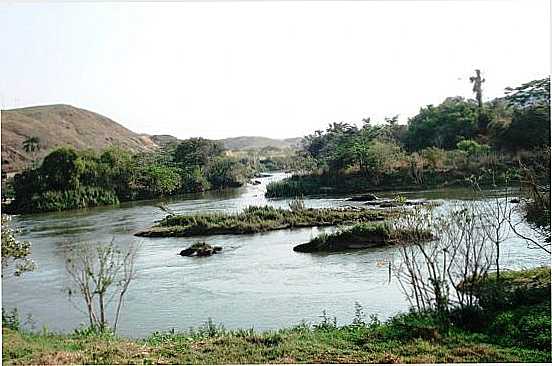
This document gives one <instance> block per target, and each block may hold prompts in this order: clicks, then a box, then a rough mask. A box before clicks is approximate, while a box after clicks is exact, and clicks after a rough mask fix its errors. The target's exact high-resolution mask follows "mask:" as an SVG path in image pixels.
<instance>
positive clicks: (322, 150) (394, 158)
mask: <svg viewBox="0 0 552 366" xmlns="http://www.w3.org/2000/svg"><path fill="white" fill-rule="evenodd" d="M472 79H473V80H472V82H473V83H474V93H475V94H476V99H475V100H466V99H464V98H461V97H452V98H447V99H446V100H445V101H444V102H443V103H441V104H439V105H437V106H433V105H429V106H427V107H423V108H421V109H420V112H419V113H418V114H417V115H415V116H414V117H412V118H410V119H409V120H408V124H407V125H401V124H398V119H397V117H393V118H386V119H385V121H384V123H382V124H374V123H372V121H371V120H370V119H369V118H367V119H364V120H363V125H362V127H357V126H356V125H355V124H350V123H345V122H336V123H332V124H330V125H329V127H328V128H327V129H326V130H325V131H315V133H314V134H311V135H308V136H306V137H305V138H304V140H303V150H302V151H300V152H299V153H298V156H302V157H305V158H306V159H310V160H311V161H314V164H315V166H316V167H315V168H314V169H311V171H310V173H309V174H300V175H294V176H293V177H291V178H288V179H285V180H283V181H280V182H274V183H271V184H269V186H268V187H267V192H266V196H267V197H296V196H301V195H313V194H324V193H336V194H337V193H352V192H363V191H377V190H388V189H422V188H427V187H434V186H447V185H448V186H450V185H459V184H465V179H466V178H469V177H470V176H482V180H481V182H480V183H481V184H487V185H492V184H506V183H507V177H511V176H519V175H520V174H521V170H522V169H523V168H522V166H525V167H529V168H533V170H534V171H537V172H538V170H537V169H534V168H535V164H538V162H539V161H541V160H543V159H545V160H546V159H547V160H548V161H549V159H550V158H549V156H550V78H545V79H541V80H534V81H531V82H529V83H526V84H523V85H521V86H519V87H517V88H508V89H507V90H506V96H505V97H502V98H496V99H493V100H491V101H488V102H483V101H482V100H481V83H482V82H483V81H484V80H482V79H481V74H480V72H479V70H478V73H477V74H476V76H474V77H473V78H472ZM547 157H548V158H547ZM490 171H492V174H491V173H490ZM537 178H538V179H539V180H540V181H545V182H549V179H550V177H549V176H546V175H544V174H542V175H539V176H538V177H537ZM548 184H549V183H548Z"/></svg>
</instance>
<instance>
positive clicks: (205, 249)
mask: <svg viewBox="0 0 552 366" xmlns="http://www.w3.org/2000/svg"><path fill="white" fill-rule="evenodd" d="M221 250H222V247H218V246H213V245H210V244H207V243H204V242H203V243H202V242H198V243H195V244H193V245H192V246H191V247H189V248H186V249H183V250H182V251H181V252H180V255H181V256H183V257H194V256H195V257H208V256H211V255H213V254H216V253H218V252H220V251H221Z"/></svg>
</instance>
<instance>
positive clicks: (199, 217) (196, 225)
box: [135, 203, 390, 237]
mask: <svg viewBox="0 0 552 366" xmlns="http://www.w3.org/2000/svg"><path fill="white" fill-rule="evenodd" d="M389 215H390V213H389V212H383V211H381V210H370V209H362V208H305V207H303V206H301V204H293V203H292V209H290V210H286V209H282V208H274V207H272V206H250V207H248V208H246V209H244V210H243V211H242V212H240V213H237V214H227V213H198V214H194V215H168V216H166V217H165V218H164V219H163V220H161V221H160V222H159V223H158V224H157V225H156V226H154V227H152V228H150V229H147V230H144V231H140V232H138V233H136V234H135V235H137V236H145V237H170V236H198V235H221V234H253V233H260V232H265V231H270V230H280V229H290V228H300V227H310V226H332V225H343V224H353V223H355V222H361V221H377V220H384V219H385V218H387V217H389Z"/></svg>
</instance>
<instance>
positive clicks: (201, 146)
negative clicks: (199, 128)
mask: <svg viewBox="0 0 552 366" xmlns="http://www.w3.org/2000/svg"><path fill="white" fill-rule="evenodd" d="M222 152H223V147H222V145H220V143H218V142H216V141H212V140H207V139H204V138H201V137H198V138H190V139H187V140H184V141H182V142H181V143H180V144H178V146H177V147H176V150H175V151H174V161H175V162H176V163H177V164H179V165H180V166H181V167H183V168H187V167H190V168H191V167H194V166H205V165H206V164H207V163H208V162H209V160H210V159H211V158H214V157H216V156H220V155H222Z"/></svg>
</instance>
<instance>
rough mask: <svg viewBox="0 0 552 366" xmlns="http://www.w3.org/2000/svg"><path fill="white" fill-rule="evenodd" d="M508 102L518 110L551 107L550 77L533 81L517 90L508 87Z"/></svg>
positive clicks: (506, 92)
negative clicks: (542, 106)
mask: <svg viewBox="0 0 552 366" xmlns="http://www.w3.org/2000/svg"><path fill="white" fill-rule="evenodd" d="M505 94H506V98H505V99H506V100H507V101H508V103H510V105H512V106H514V107H517V108H525V107H533V106H537V105H548V106H549V107H550V77H547V78H544V79H538V80H532V81H529V82H527V83H525V84H522V85H521V86H518V87H516V88H511V87H507V88H506V90H505Z"/></svg>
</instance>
